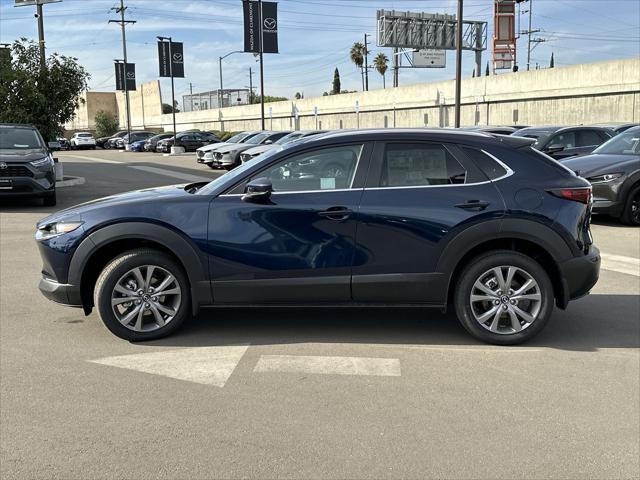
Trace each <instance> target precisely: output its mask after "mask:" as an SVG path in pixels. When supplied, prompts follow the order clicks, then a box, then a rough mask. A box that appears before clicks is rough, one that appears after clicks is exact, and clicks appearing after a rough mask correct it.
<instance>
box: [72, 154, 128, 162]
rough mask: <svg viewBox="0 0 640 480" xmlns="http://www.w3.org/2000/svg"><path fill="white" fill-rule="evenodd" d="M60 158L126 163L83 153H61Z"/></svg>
mask: <svg viewBox="0 0 640 480" xmlns="http://www.w3.org/2000/svg"><path fill="white" fill-rule="evenodd" d="M60 158H61V159H62V160H64V159H66V158H78V159H80V160H91V161H92V162H99V163H117V164H123V163H126V162H118V161H116V160H107V159H106V158H99V157H85V156H84V155H69V154H65V155H61V156H60Z"/></svg>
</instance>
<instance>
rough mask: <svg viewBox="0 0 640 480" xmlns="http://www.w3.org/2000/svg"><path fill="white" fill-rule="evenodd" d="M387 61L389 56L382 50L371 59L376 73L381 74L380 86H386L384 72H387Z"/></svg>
mask: <svg viewBox="0 0 640 480" xmlns="http://www.w3.org/2000/svg"><path fill="white" fill-rule="evenodd" d="M388 63H389V58H388V57H387V56H386V55H385V54H384V53H382V52H380V53H379V54H378V55H376V58H374V59H373V66H374V67H375V68H376V70H377V71H378V73H379V74H380V75H382V88H387V85H386V81H385V76H384V74H385V73H387V69H388V68H389V66H388V65H387V64H388Z"/></svg>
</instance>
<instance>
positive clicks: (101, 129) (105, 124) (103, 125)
mask: <svg viewBox="0 0 640 480" xmlns="http://www.w3.org/2000/svg"><path fill="white" fill-rule="evenodd" d="M94 121H95V123H96V135H97V136H98V138H100V137H109V136H111V135H113V134H114V133H116V132H117V131H118V127H119V123H118V119H117V118H116V116H115V115H113V114H112V113H109V112H105V111H104V110H98V111H97V112H96V116H95V117H94Z"/></svg>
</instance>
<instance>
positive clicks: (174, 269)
mask: <svg viewBox="0 0 640 480" xmlns="http://www.w3.org/2000/svg"><path fill="white" fill-rule="evenodd" d="M146 265H154V266H156V267H161V268H163V269H165V270H167V271H168V272H169V273H171V275H173V276H174V277H175V279H176V280H177V283H178V285H179V286H180V291H181V295H182V298H181V301H180V305H179V307H178V309H177V311H176V313H175V315H174V316H173V318H172V319H171V321H169V322H168V323H167V324H166V325H164V326H163V327H159V328H157V329H155V330H152V331H142V332H140V331H134V330H131V329H129V328H127V327H126V326H124V325H123V324H122V323H120V321H118V318H117V317H116V315H115V313H114V311H113V308H112V307H111V296H112V293H113V291H114V288H115V286H116V284H117V282H118V280H119V279H120V278H121V277H122V276H123V275H125V274H126V273H127V272H128V271H130V270H131V269H133V268H135V267H141V266H146ZM94 297H95V298H94V303H95V305H96V307H97V309H98V313H99V315H100V318H101V319H102V321H103V322H104V324H105V326H106V327H107V328H108V329H109V330H110V331H111V332H112V333H113V334H114V335H116V336H118V337H120V338H122V339H125V340H129V341H131V342H140V341H147V340H155V339H158V338H162V337H166V336H168V335H171V334H172V333H174V332H175V331H176V330H178V329H179V328H180V327H181V326H182V325H183V324H184V322H185V321H187V319H189V318H190V317H191V290H190V287H189V281H188V279H187V275H186V274H185V272H184V269H183V268H182V266H181V265H180V264H179V263H178V262H177V261H176V260H174V259H173V258H172V257H170V256H169V255H167V254H165V253H162V252H160V251H158V250H153V249H148V248H140V249H136V250H130V251H128V252H125V253H122V254H121V255H119V256H117V257H116V258H114V259H113V260H112V261H111V262H109V263H108V264H107V266H106V267H105V268H104V270H102V272H101V273H100V276H99V277H98V280H97V281H96V285H95V292H94Z"/></svg>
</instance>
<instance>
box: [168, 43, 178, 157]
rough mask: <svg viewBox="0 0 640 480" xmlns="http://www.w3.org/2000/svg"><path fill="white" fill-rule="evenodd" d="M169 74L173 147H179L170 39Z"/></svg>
mask: <svg viewBox="0 0 640 480" xmlns="http://www.w3.org/2000/svg"><path fill="white" fill-rule="evenodd" d="M169 73H170V74H171V114H172V115H173V146H174V147H177V137H176V133H177V132H176V90H175V85H174V82H173V41H172V40H171V37H169Z"/></svg>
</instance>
